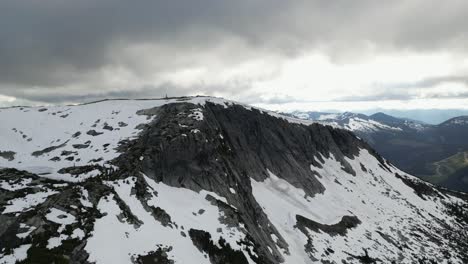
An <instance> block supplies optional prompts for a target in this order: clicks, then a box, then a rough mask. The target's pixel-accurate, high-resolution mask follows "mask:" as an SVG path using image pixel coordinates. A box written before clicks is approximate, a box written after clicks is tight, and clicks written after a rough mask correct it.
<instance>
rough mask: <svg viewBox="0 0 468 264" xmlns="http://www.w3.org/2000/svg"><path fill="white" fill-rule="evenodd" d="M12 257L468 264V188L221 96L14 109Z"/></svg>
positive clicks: (7, 135)
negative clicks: (447, 184)
mask: <svg viewBox="0 0 468 264" xmlns="http://www.w3.org/2000/svg"><path fill="white" fill-rule="evenodd" d="M0 120H2V122H1V124H0V126H1V129H0V140H1V144H0V151H1V152H0V153H1V155H0V166H1V167H3V169H0V223H2V225H0V249H1V251H0V263H112V264H115V263H236V264H237V263H292V264H296V263H418V262H420V263H466V262H467V261H468V250H467V249H468V239H467V235H466V230H467V229H466V228H467V224H468V214H467V211H466V210H467V197H466V196H465V195H464V194H462V193H453V192H449V191H446V190H442V189H438V188H435V187H434V186H432V185H430V184H427V183H425V182H422V181H420V180H418V179H417V178H415V177H413V176H410V175H407V174H405V173H404V172H402V171H400V170H399V169H397V168H396V167H394V166H393V165H392V164H390V163H389V162H387V161H386V160H385V159H383V158H382V157H380V156H379V155H378V154H376V152H375V151H374V150H373V149H372V148H370V147H369V146H368V145H367V143H365V142H364V141H362V140H360V139H359V138H357V137H356V136H355V135H354V134H352V133H350V132H348V131H346V130H341V129H335V128H332V127H330V126H323V125H320V124H315V123H311V122H310V121H304V122H302V121H300V120H298V119H294V118H290V117H286V116H281V115H279V114H275V113H271V112H267V111H263V110H259V109H256V108H251V107H248V106H243V105H239V104H236V103H233V102H230V101H226V100H222V99H218V98H210V97H190V98H174V99H162V100H108V101H102V102H96V103H91V104H85V105H78V106H65V107H58V106H57V107H22V108H19V107H17V108H5V109H0Z"/></svg>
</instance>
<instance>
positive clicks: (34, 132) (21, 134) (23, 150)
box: [0, 97, 230, 181]
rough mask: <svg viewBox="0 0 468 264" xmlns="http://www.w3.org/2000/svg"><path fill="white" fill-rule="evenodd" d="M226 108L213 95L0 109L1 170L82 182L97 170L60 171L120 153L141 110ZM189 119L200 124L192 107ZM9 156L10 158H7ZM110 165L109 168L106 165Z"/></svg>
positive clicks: (138, 124)
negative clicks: (179, 104)
mask: <svg viewBox="0 0 468 264" xmlns="http://www.w3.org/2000/svg"><path fill="white" fill-rule="evenodd" d="M206 101H210V102H215V103H220V104H225V103H226V104H229V103H230V102H229V101H227V100H222V99H218V98H213V97H187V98H174V99H159V100H106V101H101V102H97V103H90V104H84V105H74V106H49V107H13V108H4V109H0V120H1V121H2V122H1V124H0V127H1V129H0V139H1V140H2V141H1V144H0V153H3V155H0V167H6V168H8V167H13V168H17V169H19V170H26V171H29V172H33V173H37V174H39V175H42V176H44V177H47V178H51V179H62V180H65V181H82V180H84V179H87V178H90V177H95V176H97V175H98V174H99V173H100V171H99V170H97V169H95V170H91V171H89V172H88V173H86V174H80V175H71V174H70V173H67V172H64V171H63V170H62V171H61V172H60V170H61V169H64V168H71V167H74V166H83V165H99V166H105V165H106V164H107V162H108V161H110V160H112V159H113V158H115V157H117V156H118V155H119V152H118V146H119V143H120V142H122V141H125V140H131V139H133V138H135V137H136V136H137V135H138V133H139V132H140V131H141V128H142V125H144V124H148V123H150V122H151V121H152V119H153V117H154V116H153V117H152V116H149V115H147V114H145V113H144V112H141V110H144V109H148V108H153V107H158V106H162V105H164V104H168V103H174V102H190V103H194V104H200V105H201V106H203V105H204V103H205V102H206ZM190 117H192V118H194V119H197V120H203V114H202V113H201V112H200V111H197V110H196V109H195V110H194V111H193V113H191V115H190ZM7 154H9V155H7ZM107 165H108V164H107Z"/></svg>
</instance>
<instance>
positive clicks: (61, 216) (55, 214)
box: [46, 208, 76, 225]
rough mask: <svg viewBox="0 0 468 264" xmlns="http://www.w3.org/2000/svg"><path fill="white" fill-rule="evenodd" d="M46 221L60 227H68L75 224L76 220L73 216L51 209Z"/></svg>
mask: <svg viewBox="0 0 468 264" xmlns="http://www.w3.org/2000/svg"><path fill="white" fill-rule="evenodd" d="M46 219H47V220H49V221H51V222H54V223H57V224H61V225H69V224H73V223H74V222H76V218H75V217H74V216H73V215H71V214H69V213H67V212H64V211H62V210H59V209H57V208H51V209H50V213H48V214H47V215H46Z"/></svg>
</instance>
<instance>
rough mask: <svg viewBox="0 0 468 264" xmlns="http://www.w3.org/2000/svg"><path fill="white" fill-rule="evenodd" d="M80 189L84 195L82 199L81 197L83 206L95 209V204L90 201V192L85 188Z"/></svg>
mask: <svg viewBox="0 0 468 264" xmlns="http://www.w3.org/2000/svg"><path fill="white" fill-rule="evenodd" d="M80 188H81V195H82V197H80V202H81V204H82V205H83V206H85V207H93V204H92V203H91V202H90V201H89V194H88V190H86V189H85V188H83V187H80Z"/></svg>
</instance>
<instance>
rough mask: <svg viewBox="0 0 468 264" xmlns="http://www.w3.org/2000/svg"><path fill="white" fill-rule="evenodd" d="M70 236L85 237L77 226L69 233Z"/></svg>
mask: <svg viewBox="0 0 468 264" xmlns="http://www.w3.org/2000/svg"><path fill="white" fill-rule="evenodd" d="M71 237H72V238H78V239H83V238H84V237H85V233H84V231H83V230H82V229H80V228H77V229H75V230H73V233H72V235H71Z"/></svg>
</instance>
